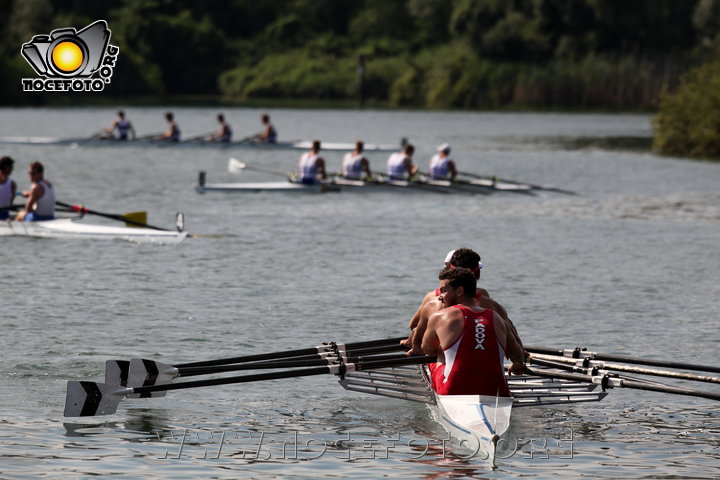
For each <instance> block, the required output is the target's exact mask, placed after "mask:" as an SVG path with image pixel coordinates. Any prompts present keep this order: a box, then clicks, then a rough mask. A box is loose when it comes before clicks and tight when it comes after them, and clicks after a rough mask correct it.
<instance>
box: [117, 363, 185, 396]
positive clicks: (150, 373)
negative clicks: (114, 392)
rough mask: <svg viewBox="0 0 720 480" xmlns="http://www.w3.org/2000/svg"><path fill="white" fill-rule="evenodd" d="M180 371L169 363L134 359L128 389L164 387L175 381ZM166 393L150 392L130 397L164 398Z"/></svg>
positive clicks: (129, 373)
mask: <svg viewBox="0 0 720 480" xmlns="http://www.w3.org/2000/svg"><path fill="white" fill-rule="evenodd" d="M178 373H179V372H178V369H177V368H175V367H173V366H172V365H168V364H167V363H162V362H156V361H154V360H147V359H144V358H133V359H131V360H130V369H129V371H128V381H127V386H128V387H151V386H153V385H164V384H167V383H170V382H172V381H173V379H174V378H175V377H177V376H178ZM165 393H166V392H165V391H160V392H150V393H142V394H134V395H129V396H131V397H141V398H150V397H164V396H165Z"/></svg>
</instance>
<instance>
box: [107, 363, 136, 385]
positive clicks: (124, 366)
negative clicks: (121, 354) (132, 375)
mask: <svg viewBox="0 0 720 480" xmlns="http://www.w3.org/2000/svg"><path fill="white" fill-rule="evenodd" d="M129 369H130V362H129V361H128V360H108V361H106V362H105V383H107V384H109V385H119V386H122V387H127V384H128V383H127V381H128V371H129Z"/></svg>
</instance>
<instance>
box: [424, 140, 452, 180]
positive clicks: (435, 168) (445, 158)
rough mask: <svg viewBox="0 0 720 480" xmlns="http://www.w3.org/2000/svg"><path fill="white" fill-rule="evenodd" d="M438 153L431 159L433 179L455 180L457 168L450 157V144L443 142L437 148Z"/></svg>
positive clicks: (431, 175)
mask: <svg viewBox="0 0 720 480" xmlns="http://www.w3.org/2000/svg"><path fill="white" fill-rule="evenodd" d="M437 151H438V153H436V154H435V155H433V157H432V158H431V159H430V177H431V178H432V179H433V180H447V179H448V177H449V179H450V180H455V177H456V176H457V169H456V168H455V162H454V161H453V159H452V158H450V145H448V144H447V143H443V144H442V145H440V146H439V147H438V148H437Z"/></svg>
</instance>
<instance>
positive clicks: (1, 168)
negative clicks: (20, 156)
mask: <svg viewBox="0 0 720 480" xmlns="http://www.w3.org/2000/svg"><path fill="white" fill-rule="evenodd" d="M14 166H15V160H13V159H12V158H10V157H7V156H5V157H2V158H0V172H2V173H3V174H5V175H10V174H11V173H12V171H13V167H14Z"/></svg>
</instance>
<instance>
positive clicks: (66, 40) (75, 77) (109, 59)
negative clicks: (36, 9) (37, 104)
mask: <svg viewBox="0 0 720 480" xmlns="http://www.w3.org/2000/svg"><path fill="white" fill-rule="evenodd" d="M109 42H110V30H109V29H108V26H107V22H105V20H98V21H97V22H95V23H92V24H90V25H88V26H87V27H85V28H83V29H82V30H75V29H74V28H58V29H56V30H53V31H52V32H51V33H50V35H35V36H34V37H33V38H32V40H30V41H29V42H27V43H24V44H23V46H22V48H21V49H20V53H21V54H22V56H23V57H25V60H27V62H28V63H29V64H30V66H31V67H33V69H34V70H35V72H36V73H37V74H38V75H40V76H41V77H44V79H41V78H23V79H22V86H23V91H25V92H57V91H64V92H100V91H102V90H103V89H104V88H105V84H106V83H110V78H111V77H112V74H113V68H114V67H115V62H116V60H117V56H118V53H119V52H120V49H119V48H118V47H115V46H113V45H110V44H109Z"/></svg>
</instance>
